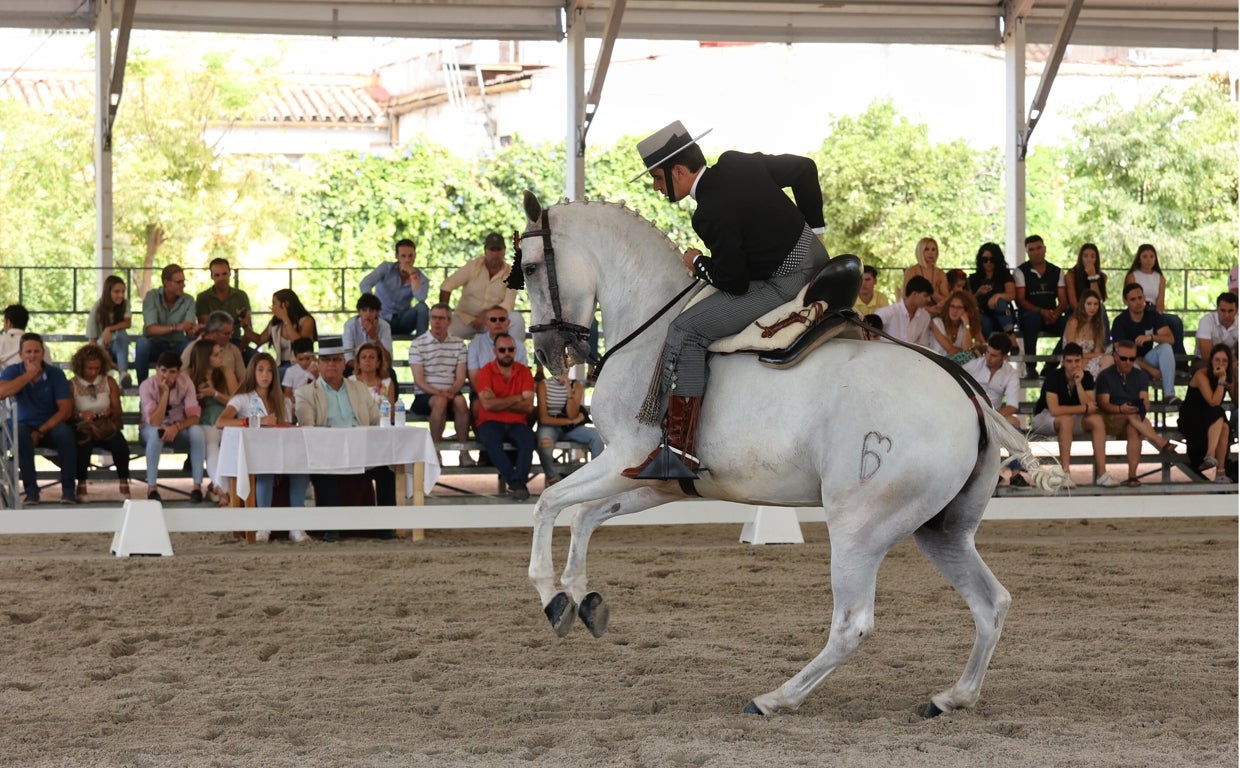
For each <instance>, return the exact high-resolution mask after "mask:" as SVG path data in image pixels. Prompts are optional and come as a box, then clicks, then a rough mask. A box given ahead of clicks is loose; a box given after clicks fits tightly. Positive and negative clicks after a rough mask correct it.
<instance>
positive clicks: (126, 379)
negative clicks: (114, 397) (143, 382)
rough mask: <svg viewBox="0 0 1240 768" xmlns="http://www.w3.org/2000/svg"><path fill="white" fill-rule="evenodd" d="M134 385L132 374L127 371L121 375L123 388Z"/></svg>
mask: <svg viewBox="0 0 1240 768" xmlns="http://www.w3.org/2000/svg"><path fill="white" fill-rule="evenodd" d="M132 386H133V377H132V376H130V375H129V374H128V373H126V374H125V375H124V376H122V377H121V387H122V388H123V389H129V388H130V387H132Z"/></svg>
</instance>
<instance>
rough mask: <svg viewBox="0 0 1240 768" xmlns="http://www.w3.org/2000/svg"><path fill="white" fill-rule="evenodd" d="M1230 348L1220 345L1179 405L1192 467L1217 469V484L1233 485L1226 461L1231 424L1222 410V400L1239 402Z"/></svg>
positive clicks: (1199, 370) (1194, 378)
mask: <svg viewBox="0 0 1240 768" xmlns="http://www.w3.org/2000/svg"><path fill="white" fill-rule="evenodd" d="M1234 362H1235V358H1234V357H1232V352H1231V347H1229V346H1227V345H1226V344H1219V345H1218V346H1217V347H1215V348H1214V350H1213V351H1211V352H1210V357H1209V358H1207V360H1206V361H1205V363H1204V364H1201V365H1199V366H1198V367H1197V370H1196V371H1195V372H1194V373H1193V377H1192V379H1190V380H1189V382H1188V394H1186V395H1185V396H1184V404H1183V405H1181V406H1180V421H1179V424H1178V426H1179V428H1180V433H1181V434H1183V435H1184V442H1185V447H1186V449H1187V452H1188V461H1189V464H1191V465H1192V466H1194V467H1196V468H1197V471H1198V472H1200V473H1202V474H1203V475H1204V474H1205V473H1206V472H1209V471H1210V470H1211V469H1213V470H1214V482H1216V483H1227V482H1230V480H1229V478H1228V477H1227V472H1226V467H1225V460H1226V458H1227V451H1228V449H1230V447H1231V425H1229V424H1228V423H1227V412H1226V411H1225V410H1223V398H1225V397H1226V396H1227V393H1228V392H1230V393H1231V399H1232V402H1235V400H1236V379H1235V375H1234V370H1235V369H1234V368H1233V365H1232V364H1233V363H1234Z"/></svg>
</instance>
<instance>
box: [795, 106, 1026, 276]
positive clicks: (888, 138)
mask: <svg viewBox="0 0 1240 768" xmlns="http://www.w3.org/2000/svg"><path fill="white" fill-rule="evenodd" d="M811 156H812V157H813V158H814V160H815V161H816V162H817V163H818V175H819V179H820V182H821V185H822V192H823V199H824V213H825V215H826V232H825V237H824V239H825V241H826V244H827V248H828V249H829V250H830V251H831V252H832V253H855V254H857V255H858V256H860V257H861V258H862V259H863V260H864V261H865V262H866V263H869V264H874V265H875V266H878V267H884V266H887V267H907V266H909V265H910V264H913V263H914V255H913V248H914V246H915V245H916V243H917V241H918V240H920V239H921V238H922V237H933V238H935V240H937V241H938V244H939V251H940V253H941V254H942V256H941V259H940V265H941V266H944V267H951V266H964V265H968V264H971V262H972V259H973V255H974V253H975V252H976V249H977V246H978V245H980V244H981V243H982V242H985V241H986V240H993V239H995V238H996V237H997V236H999V234H1000V233H1002V231H1003V196H1002V172H1001V171H1002V160H1001V157H1000V155H999V153H998V151H997V150H993V149H992V150H989V151H985V152H978V151H976V150H973V149H971V148H970V147H969V146H968V145H966V144H965V143H964V142H963V141H962V140H957V141H952V142H948V143H939V144H935V143H932V142H931V141H930V130H929V127H928V126H926V125H925V124H920V123H912V122H910V121H909V120H908V119H907V118H905V117H901V116H899V115H898V113H897V112H896V109H895V107H894V106H893V105H892V104H891V102H889V101H876V102H874V103H872V104H871V105H870V106H869V108H867V109H866V111H865V112H863V113H862V114H860V115H857V116H843V117H835V118H834V120H833V122H832V125H831V132H830V134H829V135H828V136H827V137H826V139H825V140H824V141H823V143H822V146H821V147H820V148H819V149H818V151H817V152H814V153H811ZM889 287H894V286H889Z"/></svg>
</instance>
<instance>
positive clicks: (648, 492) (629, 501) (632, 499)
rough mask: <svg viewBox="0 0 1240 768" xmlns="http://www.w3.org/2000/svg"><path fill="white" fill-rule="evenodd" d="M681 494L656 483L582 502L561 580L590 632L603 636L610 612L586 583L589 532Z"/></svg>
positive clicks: (574, 516)
mask: <svg viewBox="0 0 1240 768" xmlns="http://www.w3.org/2000/svg"><path fill="white" fill-rule="evenodd" d="M626 482H627V481H626ZM680 498H684V495H683V494H681V493H673V492H669V491H665V490H662V489H660V488H659V487H656V486H644V487H641V488H634V489H632V490H628V491H624V492H622V493H619V494H617V495H615V496H612V497H610V498H606V499H602V500H600V501H598V502H595V503H592V504H586V505H583V506H582V507H581V508H580V509H578V510H577V513H576V514H575V515H573V522H572V538H571V539H570V541H569V544H568V561H567V562H566V563H565V564H564V573H563V574H562V575H561V576H560V583H561V584H562V585H563V586H564V589H566V590H568V596H569V599H570V600H571V601H572V602H573V603H574V604H576V605H577V606H578V608H577V614H578V615H579V616H580V617H581V622H582V623H583V624H585V625H586V628H587V629H589V630H590V634H592V635H594V636H595V637H601V636H602V635H603V632H604V631H606V629H607V622H608V621H609V619H610V616H611V613H610V610H609V609H608V607H607V604H606V603H605V602H604V601H603V596H602V595H600V594H599V593H598V592H591V591H589V588H588V587H587V585H586V553H587V550H588V549H589V547H590V536H591V535H592V534H593V533H594V531H595V530H596V529H597V528H598V527H599V526H600V525H602V524H603V523H605V522H606V521H608V520H610V519H611V518H613V517H617V516H619V515H628V514H632V513H634V512H640V511H642V510H643V509H650V508H651V507H657V506H659V505H660V504H666V503H667V502H669V501H674V500H676V499H680Z"/></svg>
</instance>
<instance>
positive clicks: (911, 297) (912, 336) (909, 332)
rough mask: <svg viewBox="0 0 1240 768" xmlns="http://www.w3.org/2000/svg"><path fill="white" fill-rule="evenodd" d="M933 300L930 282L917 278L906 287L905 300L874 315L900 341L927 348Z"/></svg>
mask: <svg viewBox="0 0 1240 768" xmlns="http://www.w3.org/2000/svg"><path fill="white" fill-rule="evenodd" d="M933 300H934V299H933V289H932V288H931V287H930V281H929V280H927V279H926V278H924V277H921V276H916V277H912V278H910V279H909V281H908V283H907V284H906V285H905V286H904V298H903V299H901V300H900V301H897V302H896V303H895V304H892V305H891V306H889V307H883V308H882V309H880V310H878V311H877V312H875V313H874V314H876V315H878V316H879V317H880V318H881V319H882V321H883V330H885V331H886V332H887V333H888V334H890V335H892V336H894V337H895V338H897V339H899V340H900V341H906V342H908V343H910V344H920V345H922V346H926V345H927V344H928V343H929V341H930V319H931V318H930V313H929V312H927V311H926V307H927V306H929V305H930V302H932V301H933Z"/></svg>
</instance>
